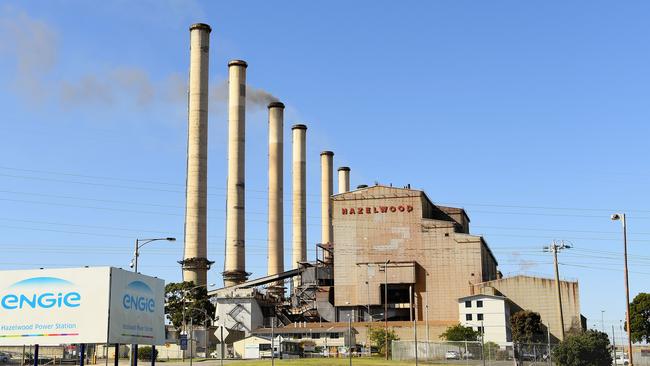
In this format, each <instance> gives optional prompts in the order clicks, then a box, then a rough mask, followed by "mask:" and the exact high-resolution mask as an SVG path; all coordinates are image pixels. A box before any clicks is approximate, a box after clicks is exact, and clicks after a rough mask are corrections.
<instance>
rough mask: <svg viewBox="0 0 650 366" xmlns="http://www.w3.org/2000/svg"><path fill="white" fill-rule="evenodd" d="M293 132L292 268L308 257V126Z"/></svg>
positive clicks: (300, 126) (294, 128)
mask: <svg viewBox="0 0 650 366" xmlns="http://www.w3.org/2000/svg"><path fill="white" fill-rule="evenodd" d="M291 133H292V165H293V169H292V171H291V180H292V186H291V189H292V198H293V202H292V204H293V205H292V213H293V215H292V217H293V232H292V236H293V238H292V244H293V247H292V250H291V252H292V253H291V268H298V263H299V262H304V261H305V260H306V259H307V175H306V173H307V172H306V145H305V144H306V137H307V126H305V125H294V126H293V127H291Z"/></svg>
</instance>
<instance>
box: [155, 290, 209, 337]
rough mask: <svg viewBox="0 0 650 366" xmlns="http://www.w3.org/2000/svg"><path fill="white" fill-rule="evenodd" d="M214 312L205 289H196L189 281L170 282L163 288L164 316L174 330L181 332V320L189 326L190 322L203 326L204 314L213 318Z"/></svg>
mask: <svg viewBox="0 0 650 366" xmlns="http://www.w3.org/2000/svg"><path fill="white" fill-rule="evenodd" d="M195 309H199V310H195ZM204 311H205V312H204ZM214 311H215V307H214V305H213V304H212V302H210V299H209V298H208V289H207V288H206V287H203V286H202V287H196V285H195V284H194V283H193V282H189V281H186V282H178V283H174V282H171V283H168V284H167V285H166V286H165V316H166V317H167V319H169V321H170V322H171V323H172V324H173V325H174V328H176V330H181V327H182V326H183V319H184V320H185V324H189V323H190V320H191V321H192V323H193V324H205V321H206V316H205V315H206V313H207V314H208V315H210V316H213V314H214ZM209 322H210V321H209V318H208V324H209Z"/></svg>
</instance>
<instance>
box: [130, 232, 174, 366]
mask: <svg viewBox="0 0 650 366" xmlns="http://www.w3.org/2000/svg"><path fill="white" fill-rule="evenodd" d="M159 240H167V241H176V238H155V239H135V253H133V256H134V257H133V261H132V262H131V264H132V266H133V272H135V273H138V257H140V248H142V247H143V246H145V245H146V244H149V243H151V242H152V241H159ZM131 365H132V366H137V365H138V345H137V344H132V345H131Z"/></svg>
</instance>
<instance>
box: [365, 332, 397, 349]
mask: <svg viewBox="0 0 650 366" xmlns="http://www.w3.org/2000/svg"><path fill="white" fill-rule="evenodd" d="M368 336H369V338H370V343H372V345H373V346H375V347H377V348H379V352H380V353H381V354H382V355H385V354H386V352H390V345H391V343H392V342H393V341H398V340H399V337H398V336H397V335H396V334H395V332H394V331H393V330H392V329H391V330H389V331H388V347H387V346H386V330H385V329H384V328H370V329H368Z"/></svg>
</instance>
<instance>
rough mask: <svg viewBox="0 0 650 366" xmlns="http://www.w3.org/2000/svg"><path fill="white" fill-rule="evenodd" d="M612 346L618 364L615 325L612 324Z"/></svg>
mask: <svg viewBox="0 0 650 366" xmlns="http://www.w3.org/2000/svg"><path fill="white" fill-rule="evenodd" d="M612 348H613V349H614V365H616V337H615V336H614V326H613V325H612Z"/></svg>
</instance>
